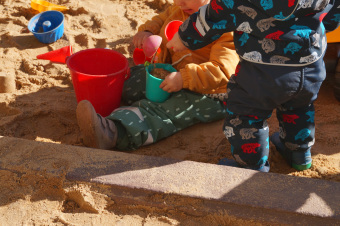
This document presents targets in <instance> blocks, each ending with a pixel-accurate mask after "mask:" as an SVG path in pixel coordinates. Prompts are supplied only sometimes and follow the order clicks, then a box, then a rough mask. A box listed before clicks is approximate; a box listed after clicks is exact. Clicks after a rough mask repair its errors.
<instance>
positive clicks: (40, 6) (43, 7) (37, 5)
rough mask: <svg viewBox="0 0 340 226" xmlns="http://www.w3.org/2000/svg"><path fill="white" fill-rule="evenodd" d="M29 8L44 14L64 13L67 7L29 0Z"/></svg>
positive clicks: (40, 0)
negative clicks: (49, 11) (54, 11)
mask: <svg viewBox="0 0 340 226" xmlns="http://www.w3.org/2000/svg"><path fill="white" fill-rule="evenodd" d="M31 7H32V9H35V10H37V11H39V12H40V13H41V12H44V11H48V10H56V11H65V10H68V7H66V6H62V5H56V4H53V3H49V2H47V1H43V0H31Z"/></svg>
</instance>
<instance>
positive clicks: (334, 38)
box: [326, 27, 340, 43]
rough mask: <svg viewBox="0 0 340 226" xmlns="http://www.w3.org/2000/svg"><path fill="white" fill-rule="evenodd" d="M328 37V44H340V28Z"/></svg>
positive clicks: (328, 34)
mask: <svg viewBox="0 0 340 226" xmlns="http://www.w3.org/2000/svg"><path fill="white" fill-rule="evenodd" d="M326 35H327V42H328V43H332V42H340V27H338V28H337V29H336V30H334V31H331V32H329V33H327V34H326Z"/></svg>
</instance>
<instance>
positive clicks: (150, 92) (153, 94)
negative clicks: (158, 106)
mask: <svg viewBox="0 0 340 226" xmlns="http://www.w3.org/2000/svg"><path fill="white" fill-rule="evenodd" d="M154 68H163V69H164V70H167V71H169V72H176V69H175V68H173V67H172V66H171V64H159V63H157V64H150V65H149V66H147V67H146V94H145V95H146V98H148V99H149V100H151V101H153V102H158V103H161V102H164V101H166V100H167V99H168V98H169V96H170V93H168V92H166V91H164V90H163V89H161V88H159V86H160V84H161V83H162V82H163V81H164V79H160V78H156V77H154V76H153V75H151V74H150V73H151V71H152V70H153V69H154Z"/></svg>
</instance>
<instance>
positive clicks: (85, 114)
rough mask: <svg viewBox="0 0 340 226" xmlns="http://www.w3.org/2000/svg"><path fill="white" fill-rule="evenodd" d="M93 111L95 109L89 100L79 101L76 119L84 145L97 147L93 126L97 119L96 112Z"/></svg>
mask: <svg viewBox="0 0 340 226" xmlns="http://www.w3.org/2000/svg"><path fill="white" fill-rule="evenodd" d="M93 112H95V110H94V108H93V106H92V104H91V103H90V102H89V101H87V100H83V101H81V102H79V104H78V106H77V110H76V113H77V121H78V126H79V128H80V132H81V134H82V138H83V143H84V144H85V146H87V147H92V148H99V145H98V142H97V139H96V136H95V126H94V125H95V123H94V122H95V120H97V119H96V118H95V116H96V113H95V114H93Z"/></svg>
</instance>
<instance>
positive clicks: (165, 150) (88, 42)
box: [0, 0, 340, 225]
mask: <svg viewBox="0 0 340 226" xmlns="http://www.w3.org/2000/svg"><path fill="white" fill-rule="evenodd" d="M50 2H52V3H55V4H62V5H66V6H68V7H69V8H70V9H69V10H68V11H66V12H64V15H65V35H64V36H63V38H62V39H60V40H58V41H57V42H55V43H53V44H49V45H48V44H43V43H40V42H39V41H38V40H37V39H36V38H35V37H34V36H33V34H31V33H30V32H29V31H28V29H27V24H28V21H29V20H30V19H31V18H32V17H33V16H34V15H35V14H37V13H38V12H37V11H35V10H33V9H32V8H31V7H30V1H25V0H0V12H1V14H0V46H1V49H0V57H1V60H0V75H1V76H10V77H13V79H14V80H15V91H14V92H11V93H0V118H1V120H0V135H2V136H9V137H18V138H24V139H29V140H35V141H42V142H52V143H60V144H68V145H77V146H82V145H83V144H82V141H81V138H80V133H79V128H78V126H77V123H76V116H75V109H76V106H77V101H76V97H75V93H74V90H73V86H72V81H71V77H70V74H69V70H68V68H67V66H66V65H64V64H52V63H50V62H49V61H45V60H37V59H36V56H37V55H39V54H42V53H46V52H49V51H51V50H55V49H59V48H61V47H64V46H67V45H72V47H73V49H74V52H77V51H80V50H84V49H88V48H95V47H99V48H110V49H114V50H116V51H118V52H120V53H122V54H123V55H124V56H126V57H127V59H128V61H129V64H130V66H132V65H133V61H132V58H131V56H132V52H133V49H134V47H133V46H132V45H131V40H132V36H133V35H134V34H135V33H136V29H137V27H138V26H139V25H140V24H142V23H143V22H145V21H146V20H147V19H150V18H151V17H152V16H153V15H155V14H156V13H158V12H159V10H161V9H163V8H164V7H165V6H166V5H167V4H169V3H170V2H172V1H171V0H140V1H131V0H96V1H91V0H81V1H80V0H76V1H68V0H52V1H50ZM315 106H316V116H315V120H316V124H317V126H316V130H317V136H316V143H315V146H314V148H313V150H312V154H313V167H312V168H311V169H309V170H306V171H303V172H296V171H295V170H293V169H291V168H290V167H289V166H288V165H287V164H286V163H285V162H283V161H282V158H281V157H280V156H279V155H278V154H277V153H276V151H275V150H274V148H273V146H271V154H270V163H271V172H274V173H282V174H289V175H294V176H301V177H311V178H319V179H325V180H333V181H338V182H340V151H339V150H340V139H339V135H340V133H339V131H340V121H339V118H340V102H338V101H337V100H336V99H335V98H334V95H333V90H332V76H329V77H327V79H326V81H325V83H324V85H323V87H322V89H321V92H320V95H319V98H318V100H317V101H316V103H315ZM222 124H223V121H218V122H214V123H210V124H200V125H195V126H193V127H191V128H189V129H186V130H184V131H182V132H180V133H178V134H175V135H174V136H172V137H169V138H167V139H165V140H163V141H161V142H159V143H157V144H154V145H150V146H146V147H143V148H141V149H139V150H136V151H133V152H132V153H135V154H141V155H153V156H161V157H166V158H175V159H180V160H192V161H198V162H207V163H213V164H215V163H217V162H218V160H219V159H220V158H222V157H230V145H229V144H228V142H227V141H226V139H224V136H223V133H222V130H221V128H222ZM269 125H270V129H271V132H273V131H276V130H277V128H278V126H277V121H276V119H275V117H272V118H270V120H269ZM35 179H36V176H35V175H30V177H29V178H24V179H22V178H16V177H15V176H13V175H12V174H11V173H8V172H2V171H0V180H1V183H2V184H3V183H4V181H7V184H12V185H13V186H17V185H18V184H20V183H21V182H22V180H24V181H26V182H27V183H29V181H33V180H35ZM20 181H21V182H20ZM38 181H39V180H38ZM41 182H43V181H41ZM79 186H80V187H79V188H78V189H80V190H82V189H85V190H86V186H85V185H79ZM81 186H83V187H81ZM33 188H34V186H33ZM14 192H18V196H20V189H14ZM1 197H2V198H1V199H0V205H1V206H0V219H2V220H1V223H0V225H7V224H10V222H12V220H13V219H17V221H16V222H17V223H19V224H28V225H31V224H38V225H40V224H56V225H77V224H81V225H84V224H85V222H92V224H98V223H102V225H105V224H110V222H111V223H112V222H116V225H141V224H143V225H177V224H179V223H183V222H184V221H183V219H184V216H183V218H181V217H178V216H177V218H172V217H171V216H170V217H169V216H164V215H157V214H154V215H150V214H148V211H144V212H143V211H142V212H138V211H137V210H126V211H125V212H124V214H122V211H116V212H114V211H108V210H105V209H101V210H100V211H97V212H96V213H95V214H94V213H86V212H85V213H77V211H72V210H74V209H76V208H75V207H74V206H73V207H72V203H69V204H67V203H66V204H65V202H64V203H61V201H60V200H59V199H58V194H57V195H56V198H55V201H51V199H49V200H44V199H40V200H39V201H34V202H33V201H31V200H30V198H27V197H22V199H18V200H17V201H16V202H11V203H10V204H8V202H7V201H4V200H3V198H4V196H1ZM96 197H97V198H98V199H99V200H100V197H101V194H97V196H96ZM52 200H53V199H52ZM18 210H20V211H22V212H23V213H24V214H21V215H20V214H19V215H17V213H18ZM137 212H138V213H137ZM37 213H38V214H37ZM57 213H59V214H57ZM60 213H62V214H63V215H60ZM44 214H46V215H49V216H50V217H49V218H48V220H47V221H46V219H45V218H44V217H43V216H44ZM98 215H99V216H100V217H99V216H98ZM1 216H3V217H1ZM185 222H186V225H187V224H188V223H190V222H191V223H193V225H194V224H195V223H199V222H201V221H193V220H192V221H188V220H186V221H185ZM86 224H87V223H86Z"/></svg>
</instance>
